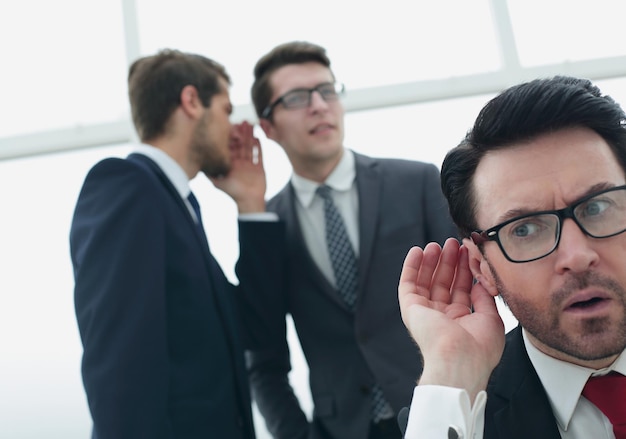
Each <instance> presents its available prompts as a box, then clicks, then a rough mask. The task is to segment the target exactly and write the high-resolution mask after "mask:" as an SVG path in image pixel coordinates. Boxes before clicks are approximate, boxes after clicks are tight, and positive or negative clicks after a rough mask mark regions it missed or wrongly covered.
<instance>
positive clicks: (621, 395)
mask: <svg viewBox="0 0 626 439" xmlns="http://www.w3.org/2000/svg"><path fill="white" fill-rule="evenodd" d="M583 396H584V397H585V398H587V399H588V400H589V401H591V402H592V403H593V404H594V405H595V406H596V407H598V408H599V409H600V411H602V413H604V415H605V416H606V417H607V418H609V421H611V424H613V432H614V433H615V438H616V439H626V376H624V375H622V374H619V373H617V372H611V373H609V374H607V375H603V376H597V377H591V378H589V381H587V384H585V388H584V389H583Z"/></svg>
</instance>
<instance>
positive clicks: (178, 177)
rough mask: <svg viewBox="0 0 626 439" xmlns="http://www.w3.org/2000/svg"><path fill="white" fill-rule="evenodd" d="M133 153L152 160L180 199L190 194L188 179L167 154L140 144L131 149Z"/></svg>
mask: <svg viewBox="0 0 626 439" xmlns="http://www.w3.org/2000/svg"><path fill="white" fill-rule="evenodd" d="M133 152H134V153H137V154H142V155H145V156H147V157H148V158H150V159H152V160H153V161H154V162H155V163H156V164H157V165H158V166H159V168H161V170H162V171H163V173H164V174H165V175H166V176H167V178H168V179H169V180H170V182H172V184H173V185H174V187H175V188H176V191H178V193H179V194H180V197H181V198H182V199H183V200H185V199H186V198H187V197H188V196H189V193H190V192H191V187H190V186H189V178H188V177H187V174H186V173H185V171H184V170H183V168H182V167H181V166H180V165H179V164H178V163H177V162H176V161H175V160H174V159H173V158H171V157H170V156H169V155H167V153H165V152H164V151H162V150H160V149H159V148H156V147H154V146H151V145H147V144H145V143H142V144H140V145H137V146H136V147H135V148H134V149H133Z"/></svg>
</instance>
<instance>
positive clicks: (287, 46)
mask: <svg viewBox="0 0 626 439" xmlns="http://www.w3.org/2000/svg"><path fill="white" fill-rule="evenodd" d="M307 62H317V63H320V64H322V65H323V66H325V67H328V68H330V59H329V58H328V56H327V55H326V49H324V48H323V47H321V46H318V45H316V44H313V43H308V42H306V41H292V42H289V43H284V44H281V45H279V46H276V47H274V48H273V49H272V50H271V51H269V52H268V53H266V54H265V55H263V56H262V57H261V59H259V60H258V61H257V63H256V65H255V66H254V83H253V84H252V90H251V95H252V102H253V104H254V109H255V111H256V114H257V116H258V117H261V114H262V113H263V110H265V108H266V107H267V106H268V105H269V104H270V99H271V98H272V87H271V86H270V76H271V75H272V73H274V72H275V71H276V70H278V69H279V68H281V67H284V66H286V65H289V64H304V63H307ZM270 119H271V116H270Z"/></svg>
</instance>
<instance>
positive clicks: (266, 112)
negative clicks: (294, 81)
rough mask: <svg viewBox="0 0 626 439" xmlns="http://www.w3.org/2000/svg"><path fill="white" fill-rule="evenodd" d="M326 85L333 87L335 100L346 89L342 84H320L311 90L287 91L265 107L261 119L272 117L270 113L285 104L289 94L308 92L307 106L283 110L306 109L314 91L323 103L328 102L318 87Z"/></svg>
mask: <svg viewBox="0 0 626 439" xmlns="http://www.w3.org/2000/svg"><path fill="white" fill-rule="evenodd" d="M327 85H332V86H334V89H335V95H336V96H337V99H339V97H340V96H341V95H343V93H344V92H345V91H346V87H345V85H344V84H343V83H341V82H336V81H335V82H322V83H321V84H318V85H316V86H315V87H311V88H294V89H293V90H289V91H288V92H287V93H285V94H283V95H282V96H280V97H278V98H276V100H275V101H274V102H272V103H271V104H268V106H267V107H265V109H264V110H263V112H262V113H261V119H269V118H270V117H271V116H272V112H273V111H274V108H276V106H278V105H280V104H283V105H284V102H285V98H286V97H287V96H289V95H290V94H291V93H294V92H303V91H306V92H308V94H309V95H308V99H307V104H306V105H303V106H296V107H288V106H286V105H284V106H285V108H287V109H297V108H308V107H309V106H310V105H311V101H312V99H313V92H314V91H316V92H318V93H319V95H320V96H321V97H322V99H323V100H324V102H329V100H328V99H327V98H325V97H324V95H323V94H322V93H321V92H320V90H319V89H320V87H324V86H327ZM331 101H334V99H331Z"/></svg>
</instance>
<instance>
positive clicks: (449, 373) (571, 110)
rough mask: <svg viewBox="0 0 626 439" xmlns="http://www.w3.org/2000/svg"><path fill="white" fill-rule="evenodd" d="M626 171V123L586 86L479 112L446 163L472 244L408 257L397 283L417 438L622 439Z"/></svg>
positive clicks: (564, 83) (532, 91)
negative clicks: (501, 305)
mask: <svg viewBox="0 0 626 439" xmlns="http://www.w3.org/2000/svg"><path fill="white" fill-rule="evenodd" d="M625 170H626V114H624V112H623V110H622V109H621V108H620V106H619V105H618V104H617V103H615V102H614V101H613V100H612V99H611V98H610V97H608V96H603V95H602V94H601V93H600V90H599V89H598V88H597V87H595V86H594V85H593V84H592V83H591V82H589V81H587V80H583V79H576V78H570V77H555V78H550V79H539V80H535V81H531V82H528V83H524V84H521V85H518V86H514V87H511V88H509V89H508V90H506V91H504V92H503V93H502V94H500V95H499V96H497V97H496V98H494V99H493V100H491V101H490V102H489V103H488V104H487V105H486V106H485V107H484V108H483V110H482V111H481V113H480V114H479V116H478V118H477V120H476V123H475V125H474V127H473V128H472V130H471V131H470V132H469V133H468V134H467V136H466V138H465V139H464V140H463V141H462V142H461V144H460V145H459V146H457V147H456V148H454V149H453V150H451V151H450V152H449V153H448V155H447V156H446V158H445V160H444V163H443V165H442V172H441V174H442V188H443V191H444V194H445V195H446V197H447V199H448V203H449V206H450V212H451V214H452V217H453V219H454V221H455V222H456V224H457V226H458V227H459V230H460V232H461V236H462V237H463V245H462V246H461V247H459V244H458V242H457V241H448V242H446V243H445V245H444V246H443V249H442V248H441V247H440V246H439V245H438V244H429V245H427V246H426V247H425V248H423V249H421V248H418V247H415V248H413V249H411V251H410V252H409V254H408V255H407V257H406V260H405V263H404V267H403V270H402V275H401V278H400V284H399V288H398V293H399V300H400V306H401V311H402V318H403V320H404V323H405V325H406V326H407V328H408V329H409V330H410V332H411V335H412V336H413V337H414V339H415V341H416V342H417V343H418V345H419V347H420V349H421V352H422V355H423V358H424V370H423V374H422V376H421V378H420V380H419V383H418V384H419V385H418V386H417V387H416V388H415V391H414V396H413V401H412V405H411V408H410V411H409V420H408V428H407V432H406V437H407V438H422V437H428V438H430V437H433V438H435V437H463V438H481V437H484V438H489V439H495V438H499V439H504V438H507V439H510V438H524V439H526V438H565V439H567V438H594V439H599V438H604V439H609V438H613V437H616V438H626V383H625V381H626V378H625V377H624V374H626V355H625V354H624V348H625V347H626V269H625V267H626V265H625V264H626V262H625V261H626V234H624V233H623V232H624V231H626V177H625V175H626V172H625ZM497 295H500V296H501V297H502V299H503V300H504V302H505V303H506V304H507V305H508V307H509V308H510V310H511V312H512V313H513V315H514V316H515V317H516V318H517V320H518V321H519V326H518V327H517V328H515V329H513V330H512V331H510V332H509V333H508V334H506V336H505V334H504V325H503V323H502V320H501V318H500V316H499V314H498V311H497V309H496V304H495V301H494V298H495V297H496V296H497Z"/></svg>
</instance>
